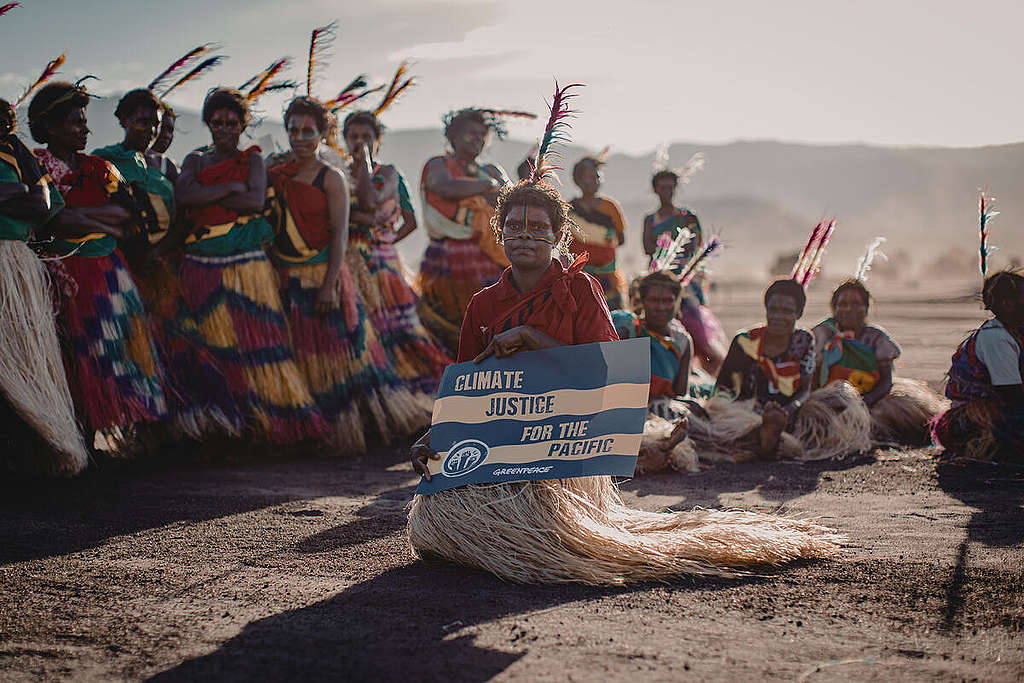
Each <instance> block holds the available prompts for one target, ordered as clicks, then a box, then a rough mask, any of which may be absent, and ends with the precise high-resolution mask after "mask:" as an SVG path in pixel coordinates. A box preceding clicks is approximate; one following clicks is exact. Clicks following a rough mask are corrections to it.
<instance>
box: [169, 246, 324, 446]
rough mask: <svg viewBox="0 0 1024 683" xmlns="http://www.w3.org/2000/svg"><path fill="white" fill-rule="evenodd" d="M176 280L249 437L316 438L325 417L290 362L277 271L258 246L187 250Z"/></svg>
mask: <svg viewBox="0 0 1024 683" xmlns="http://www.w3.org/2000/svg"><path fill="white" fill-rule="evenodd" d="M181 282H182V287H183V289H184V295H185V304H186V306H187V307H188V309H189V312H190V313H191V315H192V316H193V318H194V319H195V321H196V324H197V325H198V327H199V335H200V338H201V339H202V341H203V343H204V345H205V347H206V348H207V349H209V350H210V352H212V353H213V355H214V357H215V358H216V359H217V362H218V363H219V364H220V367H221V370H222V371H223V373H224V377H225V379H226V381H227V386H228V390H229V391H230V392H231V394H232V396H233V397H234V399H235V401H236V402H237V403H238V404H239V406H241V407H242V409H243V411H244V414H245V416H246V419H247V422H248V423H249V427H250V428H251V429H252V430H253V431H254V432H255V434H256V436H258V437H260V438H264V439H266V440H268V441H270V442H273V443H295V442H301V441H305V440H320V439H323V438H324V437H325V435H326V433H327V424H326V423H325V422H324V419H323V417H322V416H321V415H320V410H319V409H318V408H317V406H316V404H315V403H314V402H313V397H312V396H311V395H310V393H309V388H308V387H307V386H306V381H305V379H304V378H303V376H302V374H301V373H300V372H299V369H298V367H297V366H296V364H295V355H294V351H293V349H292V346H291V340H290V338H289V333H288V325H287V322H286V320H285V316H284V312H283V310H282V307H281V295H280V292H279V291H278V278H277V273H276V272H275V271H274V268H273V266H271V265H270V261H269V260H268V259H267V256H266V254H264V253H263V250H262V249H260V250H254V251H249V252H245V253H241V254H232V255H230V256H199V255H194V254H188V255H186V256H185V261H184V263H183V264H182V267H181Z"/></svg>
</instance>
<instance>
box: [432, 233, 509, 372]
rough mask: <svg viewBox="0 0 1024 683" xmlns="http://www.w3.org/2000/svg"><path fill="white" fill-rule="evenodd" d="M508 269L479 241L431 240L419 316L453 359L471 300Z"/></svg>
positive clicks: (456, 353) (456, 352) (457, 349)
mask: <svg viewBox="0 0 1024 683" xmlns="http://www.w3.org/2000/svg"><path fill="white" fill-rule="evenodd" d="M504 270H505V269H504V268H503V267H502V266H500V265H498V264H497V263H495V262H494V261H492V260H491V259H490V258H488V257H487V255H486V254H485V253H484V252H483V250H482V249H480V246H479V245H478V244H477V242H476V240H453V239H432V240H430V245H429V246H428V247H427V251H426V253H425V254H424V255H423V262H422V263H421V264H420V274H419V280H418V281H419V290H420V305H419V314H420V319H421V320H422V321H423V324H424V325H425V326H426V327H427V329H428V330H430V332H431V333H433V335H434V337H435V338H436V339H437V340H438V341H439V342H441V344H443V345H444V347H445V349H446V350H447V351H448V355H449V356H451V357H453V358H454V357H456V356H457V355H458V352H459V332H460V331H461V330H462V318H463V317H464V316H465V315H466V308H467V307H468V306H469V300H470V299H472V298H473V295H474V294H476V293H477V292H479V291H480V290H481V289H483V288H484V287H489V286H490V285H493V284H494V283H495V282H497V281H498V280H499V279H500V278H501V273H502V271H504Z"/></svg>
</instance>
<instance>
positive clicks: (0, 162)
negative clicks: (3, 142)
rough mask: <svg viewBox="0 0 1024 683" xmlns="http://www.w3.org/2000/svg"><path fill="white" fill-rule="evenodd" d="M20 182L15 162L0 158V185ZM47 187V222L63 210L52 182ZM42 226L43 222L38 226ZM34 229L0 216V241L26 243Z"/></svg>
mask: <svg viewBox="0 0 1024 683" xmlns="http://www.w3.org/2000/svg"><path fill="white" fill-rule="evenodd" d="M12 161H13V159H12ZM45 179H46V177H45V176H44V180H45ZM21 182H23V179H22V175H21V169H19V168H18V166H17V162H14V163H11V161H8V159H6V158H0V183H21ZM40 182H43V180H40ZM47 187H48V188H49V190H50V213H49V215H48V216H47V220H49V219H50V218H53V217H54V216H55V215H57V212H58V211H60V210H61V209H63V208H64V199H63V198H62V197H61V196H60V191H59V190H58V189H57V188H56V187H55V186H54V184H53V183H52V182H49V183H47ZM44 224H45V221H44V223H41V224H40V225H44ZM36 227H38V226H35V225H33V224H32V223H30V222H28V221H25V220H21V219H19V218H12V217H10V216H4V215H3V214H0V240H17V241H19V242H27V241H28V240H29V238H30V237H31V236H32V231H33V229H34V228H36Z"/></svg>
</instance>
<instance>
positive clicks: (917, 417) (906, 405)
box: [871, 377, 949, 446]
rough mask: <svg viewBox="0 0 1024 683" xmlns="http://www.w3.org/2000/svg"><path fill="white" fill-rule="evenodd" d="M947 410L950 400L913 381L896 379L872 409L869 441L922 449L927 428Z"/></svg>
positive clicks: (922, 383)
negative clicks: (885, 394)
mask: <svg viewBox="0 0 1024 683" xmlns="http://www.w3.org/2000/svg"><path fill="white" fill-rule="evenodd" d="M947 410H949V400H948V399H946V398H943V397H942V396H939V395H938V394H937V393H935V392H934V391H932V390H931V389H930V388H929V387H928V385H927V384H925V383H924V382H922V381H920V380H916V379H905V378H903V377H898V378H896V379H894V380H893V385H892V389H891V390H890V391H889V394H888V395H887V396H886V397H885V398H883V399H881V400H880V401H878V402H877V403H875V405H873V406H871V439H872V440H873V441H874V442H875V443H879V444H904V445H908V446H925V445H927V444H928V443H929V442H930V441H931V434H930V427H929V424H930V423H931V421H932V420H934V419H935V418H936V417H937V416H938V415H941V414H942V413H944V412H945V411H947Z"/></svg>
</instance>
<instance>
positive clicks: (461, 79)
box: [0, 0, 1024, 152]
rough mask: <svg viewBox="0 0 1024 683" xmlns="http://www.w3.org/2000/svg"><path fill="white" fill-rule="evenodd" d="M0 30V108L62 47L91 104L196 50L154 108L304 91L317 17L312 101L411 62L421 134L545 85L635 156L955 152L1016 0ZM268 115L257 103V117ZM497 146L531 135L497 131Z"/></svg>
mask: <svg viewBox="0 0 1024 683" xmlns="http://www.w3.org/2000/svg"><path fill="white" fill-rule="evenodd" d="M22 4H23V6H22V7H20V8H18V9H16V10H14V11H13V12H11V13H10V14H8V15H7V16H5V17H3V18H0V42H2V44H3V46H4V48H3V62H2V64H0V93H2V94H3V95H5V96H7V97H13V96H16V95H17V94H18V93H19V92H20V89H21V88H22V87H23V86H24V85H25V84H26V83H27V82H28V81H30V80H32V79H33V78H34V76H35V75H36V72H38V71H39V70H40V69H41V68H42V67H43V65H44V64H45V63H46V61H47V60H48V59H50V58H52V57H53V56H55V55H56V54H58V53H59V52H60V51H61V50H67V53H68V64H67V67H66V69H65V75H66V76H68V77H77V76H79V75H82V74H84V73H93V74H95V75H97V76H100V77H101V78H102V79H103V80H102V82H101V84H100V85H98V86H96V87H97V88H98V89H99V90H101V91H120V90H124V89H126V88H130V87H135V86H138V85H140V84H144V83H145V82H147V81H148V80H150V79H151V78H152V77H153V76H154V75H155V74H156V73H157V72H158V71H159V70H160V69H161V68H163V67H164V66H166V65H167V64H168V63H170V62H171V61H172V60H173V59H175V58H176V57H177V56H179V55H180V54H182V53H183V52H185V51H186V50H187V49H189V48H191V47H193V46H194V45H197V44H199V43H202V42H208V41H216V42H219V43H220V44H221V45H223V52H224V53H225V54H228V55H230V57H231V59H230V60H229V61H228V62H227V63H226V64H225V65H224V66H222V67H221V68H219V69H218V70H217V71H215V72H214V73H213V75H212V76H210V77H207V78H206V79H204V80H203V81H201V82H198V83H195V84H192V85H190V86H188V87H186V88H185V89H183V90H182V91H180V92H179V93H178V94H177V95H175V96H172V98H171V100H172V102H173V103H174V104H175V105H176V106H182V107H192V108H198V106H199V105H200V103H201V100H202V96H203V94H204V93H205V91H206V89H207V88H209V87H211V86H213V85H217V84H221V83H225V84H230V85H238V84H239V83H241V82H242V81H244V80H245V79H246V78H248V77H249V76H250V75H252V74H253V73H255V72H256V71H258V70H260V69H261V68H263V67H264V66H265V65H266V64H267V63H269V62H270V61H272V60H273V59H274V58H276V57H279V56H283V55H291V56H294V57H295V58H296V63H295V65H294V67H293V68H292V71H291V74H290V75H291V76H292V77H293V78H295V79H296V80H304V77H305V54H306V50H307V46H308V42H307V41H308V39H309V31H310V29H311V28H313V27H314V26H316V25H319V24H324V23H327V22H329V21H331V20H334V19H337V20H338V21H339V22H340V29H339V36H338V40H337V42H336V44H335V48H334V54H333V57H332V58H331V62H330V65H329V67H328V68H327V69H326V70H324V71H323V72H322V73H321V79H320V82H319V83H318V85H317V88H316V90H317V92H316V93H315V94H320V95H323V96H329V95H332V94H334V91H336V90H337V89H338V88H339V87H340V86H342V85H343V84H344V83H347V82H348V81H349V80H350V79H351V78H352V77H353V76H354V75H355V74H357V73H360V72H365V73H368V74H370V75H371V76H372V77H373V78H375V79H377V80H384V79H386V78H388V77H389V76H390V73H391V71H392V70H393V69H394V68H395V66H396V65H397V63H398V62H399V61H400V60H401V59H402V58H411V59H414V60H416V65H415V69H414V73H415V74H416V75H418V76H419V77H420V86H419V87H418V88H416V89H415V90H414V91H412V92H410V93H409V94H408V96H407V97H406V98H405V99H404V100H403V101H402V102H401V103H400V104H399V105H397V106H396V107H395V108H394V109H393V110H392V111H391V112H389V113H388V114H387V118H386V119H385V121H386V123H387V124H388V125H389V126H391V127H393V128H406V127H428V126H436V125H437V124H438V122H439V120H440V117H441V115H442V114H443V112H444V111H446V110H447V109H450V108H455V107H459V106H466V105H486V106H491V107H509V108H518V109H532V110H535V111H537V112H542V111H543V107H544V105H543V102H542V100H543V99H545V98H547V97H549V95H550V92H551V89H552V82H553V79H554V78H555V77H557V78H558V79H559V80H560V81H562V82H569V81H579V82H583V83H586V84H587V85H588V87H587V88H586V89H585V90H584V91H583V92H582V94H581V96H580V98H579V99H578V100H577V104H578V108H579V109H580V110H581V115H580V117H579V119H578V121H577V122H576V124H575V126H574V131H575V133H574V135H575V138H576V139H577V141H579V142H580V143H582V144H585V145H589V146H591V147H593V148H599V147H602V146H604V145H606V144H608V145H611V146H612V147H613V149H616V150H618V151H631V152H635V151H641V150H646V149H650V148H652V147H654V146H655V145H657V144H658V143H659V142H662V141H677V140H678V141H694V142H719V141H727V140H733V139H751V138H759V139H760V138H773V139H782V140H794V141H809V142H871V143H879V144H897V145H902V144H910V145H953V146H973V145H983V144H998V143H1005V142H1014V141H1017V140H1019V139H1020V138H1021V132H1022V130H1024V97H1021V95H1020V92H1019V89H1020V88H1021V78H1020V73H1019V70H1020V65H1021V64H1024V40H1021V38H1020V35H1021V31H1022V29H1024V3H1021V2H1020V0H1006V1H987V0H980V1H978V0H975V1H974V2H962V1H959V2H954V1H947V0H930V1H928V2H923V1H921V0H916V1H909V0H886V1H877V0H849V1H847V0H841V1H839V0H819V1H818V2H811V1H807V2H792V1H786V0H775V1H769V2H765V1H764V0H715V1H714V2H710V1H705V2H687V1H682V0H681V1H675V2H673V1H666V2H655V1H651V0H627V1H626V2H614V3H613V2H607V3H601V2H576V1H566V0H543V1H537V0H518V1H516V0H501V1H500V2H499V1H491V0H374V1H372V2H369V1H368V2H360V3H355V2H352V1H351V0H341V1H339V0H333V1H328V0H304V1H303V2H291V3H289V2H285V1H279V0H273V1H267V0H247V1H244V2H243V1H238V0H216V1H213V0H174V1H170V0H169V1H167V2H163V3H160V4H157V3H155V2H138V1H135V0H133V1H131V2H126V1H115V0H22ZM281 106H282V103H281V100H280V99H278V100H271V99H269V98H268V100H267V101H266V102H264V104H263V108H264V109H265V110H266V111H267V113H270V114H274V113H277V112H279V111H280V109H281ZM511 128H512V131H511V132H512V135H513V136H514V137H517V138H524V139H529V138H534V137H536V136H537V129H538V124H530V123H516V124H513V126H512V127H511Z"/></svg>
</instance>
